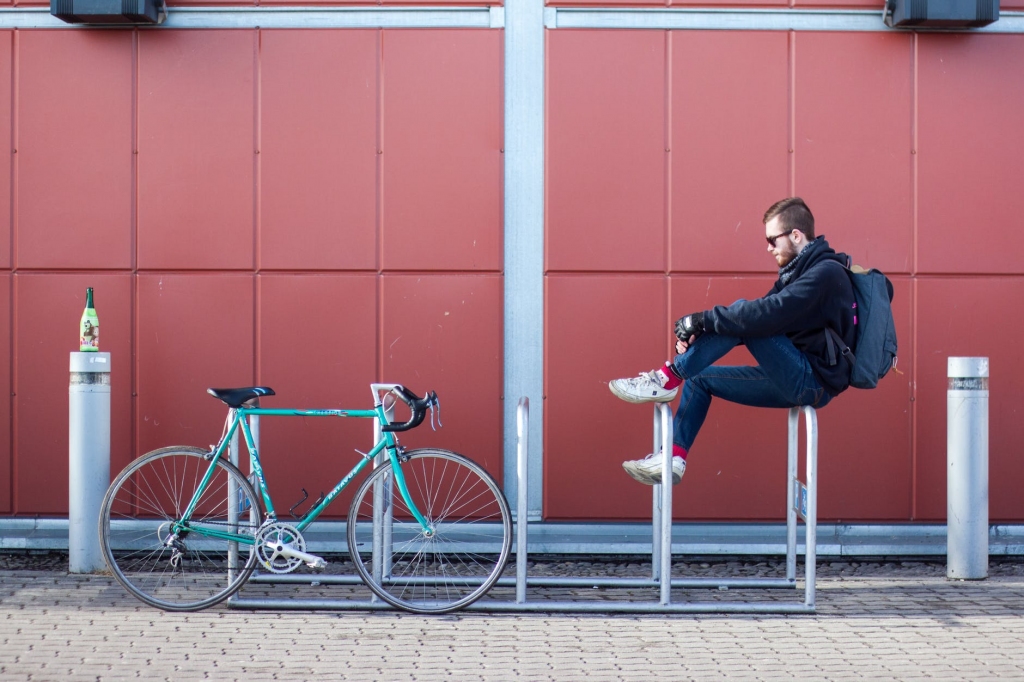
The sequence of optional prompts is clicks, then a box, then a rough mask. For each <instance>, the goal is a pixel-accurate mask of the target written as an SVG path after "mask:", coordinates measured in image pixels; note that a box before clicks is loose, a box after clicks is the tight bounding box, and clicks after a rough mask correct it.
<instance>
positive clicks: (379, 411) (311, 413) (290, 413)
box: [174, 404, 434, 545]
mask: <svg viewBox="0 0 1024 682" xmlns="http://www.w3.org/2000/svg"><path fill="white" fill-rule="evenodd" d="M249 416H272V417H354V418H361V419H376V420H377V421H378V422H379V423H380V424H382V425H386V424H388V421H387V418H386V417H385V415H384V405H383V404H378V405H377V406H375V408H374V409H372V410H295V409H288V408H263V407H238V408H232V409H231V417H230V423H229V425H228V429H227V431H226V432H225V434H224V437H223V438H221V440H220V442H219V443H218V444H217V447H216V448H215V449H214V451H213V455H212V456H211V457H210V466H209V468H208V469H207V471H206V474H205V475H204V476H203V480H202V481H201V482H200V483H199V486H198V487H197V488H196V493H195V494H194V495H193V497H192V500H191V501H190V502H189V505H188V507H187V508H186V509H185V512H184V514H182V516H181V519H180V520H179V521H178V522H177V523H176V524H174V530H175V532H177V531H179V530H187V531H189V532H195V533H199V534H201V535H204V536H209V537H216V538H220V539H222V540H228V541H232V542H239V543H242V544H247V545H251V544H254V542H255V539H254V538H253V537H251V536H244V535H239V534H236V533H229V532H223V531H218V530H216V529H210V528H204V529H201V530H200V529H197V528H191V527H190V526H189V525H188V521H189V519H191V518H192V513H193V512H194V511H195V507H196V505H197V504H198V500H199V498H200V496H201V495H202V493H203V491H205V490H206V487H207V485H209V483H210V480H211V479H212V477H213V472H214V468H215V467H216V464H217V460H218V459H220V458H221V457H223V456H224V455H225V453H226V452H227V450H228V446H229V444H230V442H231V439H232V437H233V436H234V435H235V433H236V432H237V431H238V430H241V432H242V437H243V438H244V439H245V446H246V448H247V449H248V451H249V465H250V468H251V469H252V472H253V473H254V474H255V478H256V487H257V488H258V489H259V493H260V495H261V496H262V497H263V504H264V506H265V507H266V514H267V518H268V519H269V520H273V521H276V520H277V513H276V512H275V511H274V505H273V502H272V501H271V498H270V491H269V489H268V487H267V482H266V479H265V478H264V475H263V466H262V465H261V464H260V457H259V451H258V449H257V447H256V444H255V440H254V439H253V435H252V430H251V428H250V426H249V420H248V417H249ZM381 435H382V438H381V440H380V441H378V442H377V443H376V444H375V445H374V446H373V448H372V449H371V450H370V451H369V452H368V453H366V454H365V455H363V457H362V458H361V459H360V460H359V461H358V462H356V465H355V466H354V467H353V468H352V470H351V471H349V472H348V474H346V475H345V477H344V478H342V479H341V480H340V481H339V482H338V484H337V485H335V486H334V488H332V489H331V492H329V493H328V494H327V495H326V496H325V497H324V499H323V501H321V502H320V503H319V504H317V505H316V506H315V507H313V508H312V509H310V510H309V511H308V512H306V514H305V515H304V516H303V517H302V519H301V520H300V521H299V522H298V523H296V524H295V527H296V528H297V529H298V530H299V531H300V532H301V531H303V530H305V529H306V528H307V527H308V526H309V525H310V524H311V523H313V521H315V520H316V518H317V517H318V516H319V515H320V514H321V513H322V512H323V510H324V509H326V508H327V507H328V505H330V504H331V502H333V501H334V499H335V498H336V497H337V496H338V495H339V494H340V493H341V491H342V490H344V489H345V488H346V487H348V485H349V483H351V482H352V480H353V479H354V478H355V477H356V476H358V475H359V473H360V472H361V471H362V470H363V469H364V468H365V467H366V465H367V463H369V462H371V461H373V459H374V457H376V456H377V455H378V454H380V453H381V452H382V451H385V450H386V451H387V455H388V458H389V459H390V460H391V464H392V471H393V473H394V477H395V483H396V484H397V485H398V490H399V492H400V494H401V495H402V499H403V500H404V501H405V503H406V505H407V506H408V508H409V511H410V512H411V513H412V515H413V517H414V518H415V519H416V521H417V523H419V524H420V528H422V529H423V532H424V534H425V535H426V536H427V537H430V536H431V535H433V532H434V529H433V528H432V527H431V525H430V523H429V522H428V521H427V520H426V519H425V518H424V517H423V515H422V514H421V513H420V511H419V509H418V508H417V507H416V504H415V503H414V502H413V501H412V496H411V495H410V494H409V489H408V487H407V486H406V482H405V476H404V475H403V474H402V467H401V462H400V461H399V458H398V441H397V439H396V438H395V435H394V434H393V433H391V432H389V431H384V432H382V434H381Z"/></svg>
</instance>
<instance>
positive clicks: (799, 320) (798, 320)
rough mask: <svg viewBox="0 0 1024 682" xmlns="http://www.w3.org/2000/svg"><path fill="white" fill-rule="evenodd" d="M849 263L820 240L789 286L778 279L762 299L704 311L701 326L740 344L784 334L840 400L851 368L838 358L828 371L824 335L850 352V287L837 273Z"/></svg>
mask: <svg viewBox="0 0 1024 682" xmlns="http://www.w3.org/2000/svg"><path fill="white" fill-rule="evenodd" d="M848 262H849V260H848V258H847V256H846V254H842V253H836V252H835V251H833V250H832V249H831V248H830V247H829V245H828V242H826V241H825V238H824V237H818V238H817V239H815V240H814V241H813V242H811V243H810V244H808V245H807V247H806V248H805V249H804V252H802V253H801V256H800V259H799V261H798V262H797V264H796V270H795V271H794V273H793V276H792V277H791V278H790V280H789V282H788V283H787V284H783V283H782V280H781V279H779V280H778V281H776V282H775V285H774V286H772V288H771V291H769V292H768V293H767V294H765V295H764V297H762V298H759V299H757V300H754V301H746V300H743V299H741V300H739V301H736V302H735V303H733V304H732V305H729V306H721V305H718V306H715V307H714V308H712V309H711V310H708V311H705V313H704V326H705V328H706V329H707V330H709V331H714V332H715V333H716V334H727V335H729V336H738V337H740V338H760V337H767V336H775V335H777V334H785V335H786V336H788V337H789V338H790V340H792V341H793V345H794V346H796V347H797V350H799V351H800V352H802V353H803V354H804V355H806V356H807V359H808V360H809V361H810V363H811V368H812V369H813V370H814V374H815V376H816V377H817V378H818V380H819V381H820V382H821V385H822V387H823V388H824V389H825V390H826V391H828V393H829V394H830V395H832V396H835V395H838V394H839V393H841V392H842V391H844V390H846V388H847V387H848V386H849V385H850V365H849V363H848V362H847V361H846V359H845V358H843V357H842V355H841V354H840V355H839V357H838V359H837V361H836V364H834V365H831V366H830V365H829V360H828V352H827V350H826V341H825V338H826V332H825V329H826V327H831V328H832V329H834V330H836V331H837V332H838V333H839V335H840V336H841V337H843V341H845V342H846V345H848V346H850V347H851V348H852V347H853V341H854V327H853V317H854V301H855V299H854V297H853V284H851V282H850V277H849V275H848V274H847V273H846V271H845V270H844V269H843V268H842V267H839V266H840V265H846V264H847V263H848Z"/></svg>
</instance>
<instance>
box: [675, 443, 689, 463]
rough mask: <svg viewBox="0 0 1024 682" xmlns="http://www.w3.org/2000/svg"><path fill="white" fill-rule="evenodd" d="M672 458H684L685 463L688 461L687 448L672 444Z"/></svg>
mask: <svg viewBox="0 0 1024 682" xmlns="http://www.w3.org/2000/svg"><path fill="white" fill-rule="evenodd" d="M672 456H673V457H682V458H683V461H684V462H685V461H686V448H684V447H683V446H682V445H678V444H676V443H672Z"/></svg>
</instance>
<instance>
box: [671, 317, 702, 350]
mask: <svg viewBox="0 0 1024 682" xmlns="http://www.w3.org/2000/svg"><path fill="white" fill-rule="evenodd" d="M703 333H704V313H702V312H701V313H690V314H689V315H687V316H685V317H680V318H679V319H678V320H676V338H677V339H679V340H680V341H682V342H683V343H689V342H690V337H691V336H694V337H698V336H700V335H701V334H703Z"/></svg>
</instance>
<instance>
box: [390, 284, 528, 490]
mask: <svg viewBox="0 0 1024 682" xmlns="http://www.w3.org/2000/svg"><path fill="white" fill-rule="evenodd" d="M503 310H504V308H503V305H502V280H501V277H500V276H498V275H490V274H487V275H465V276H452V275H422V276H421V275H386V276H384V277H383V278H382V284H381V321H380V324H381V330H382V331H381V337H380V350H379V352H380V357H381V374H380V379H381V380H382V381H388V382H395V383H401V384H405V385H406V386H408V387H409V389H410V390H412V391H414V392H415V393H417V394H418V395H423V394H424V393H426V392H427V391H431V390H433V391H437V394H438V396H439V397H440V398H441V408H442V409H441V418H442V422H443V424H444V428H442V429H440V430H438V431H437V433H434V432H433V431H431V430H430V427H429V426H428V425H426V423H424V426H421V427H420V428H418V429H416V430H414V431H410V432H409V433H408V434H405V435H404V436H403V437H402V442H403V443H405V444H406V445H407V446H409V447H442V448H446V449H448V450H455V451H456V452H459V453H461V454H464V455H466V456H467V457H469V458H470V459H472V460H474V461H475V462H477V463H478V464H480V465H481V466H483V467H485V468H486V469H487V470H488V471H489V472H490V473H491V475H493V476H494V477H495V478H496V479H497V480H498V481H500V480H501V478H502V477H501V473H502V443H503V439H502V405H503V403H502V401H501V394H502V367H503V360H502V352H503V346H502V319H503V314H504V313H503ZM515 399H516V400H518V396H517V397H516V398H515ZM406 414H407V412H406ZM398 416H399V417H401V416H402V412H400V411H399V412H398Z"/></svg>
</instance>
